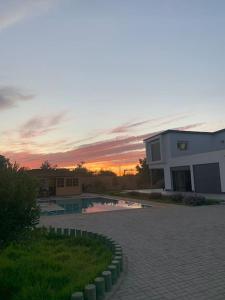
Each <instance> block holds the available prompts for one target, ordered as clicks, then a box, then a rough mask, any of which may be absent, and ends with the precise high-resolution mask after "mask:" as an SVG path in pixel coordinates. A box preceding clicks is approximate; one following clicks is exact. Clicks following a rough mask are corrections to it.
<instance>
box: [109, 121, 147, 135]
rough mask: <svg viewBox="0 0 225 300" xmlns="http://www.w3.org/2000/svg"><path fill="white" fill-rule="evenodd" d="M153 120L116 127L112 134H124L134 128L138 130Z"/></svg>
mask: <svg viewBox="0 0 225 300" xmlns="http://www.w3.org/2000/svg"><path fill="white" fill-rule="evenodd" d="M151 121H152V120H145V121H140V122H136V123H125V124H123V125H121V126H118V127H115V128H113V129H112V130H111V131H110V133H124V132H128V131H129V130H130V129H132V128H136V127H139V126H141V125H144V124H147V123H150V122H151Z"/></svg>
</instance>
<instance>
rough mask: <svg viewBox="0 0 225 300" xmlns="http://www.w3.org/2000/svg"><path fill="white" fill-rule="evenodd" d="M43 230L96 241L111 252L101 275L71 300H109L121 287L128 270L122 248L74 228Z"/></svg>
mask: <svg viewBox="0 0 225 300" xmlns="http://www.w3.org/2000/svg"><path fill="white" fill-rule="evenodd" d="M45 229H47V232H48V233H49V234H55V235H58V236H60V235H61V236H66V237H70V238H76V237H86V238H91V239H96V240H99V241H101V242H102V243H103V244H104V245H105V246H107V247H108V248H109V249H110V250H111V251H112V254H113V257H112V260H111V262H110V264H109V265H108V267H107V268H106V269H105V270H102V272H101V274H99V276H97V277H96V278H95V279H94V281H93V282H91V283H90V282H89V283H87V285H86V286H85V287H84V289H83V291H79V292H75V293H73V294H72V295H71V299H72V300H75V299H77V300H103V299H104V300H110V299H111V298H112V297H113V296H114V295H115V293H116V292H117V290H118V288H119V287H120V286H121V284H122V282H123V280H124V277H125V275H126V274H127V270H128V267H127V265H128V264H127V257H126V256H125V255H124V253H123V249H122V247H121V246H120V245H119V244H118V243H117V242H115V241H114V240H113V239H111V238H110V237H107V236H105V235H103V234H99V233H94V232H89V231H86V230H80V229H74V228H54V227H51V226H50V227H49V228H45ZM115 257H116V258H115ZM103 275H105V276H103ZM99 281H100V282H103V283H104V284H102V283H101V285H100V284H99Z"/></svg>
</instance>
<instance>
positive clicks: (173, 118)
mask: <svg viewBox="0 0 225 300" xmlns="http://www.w3.org/2000/svg"><path fill="white" fill-rule="evenodd" d="M187 117H189V114H188V113H180V114H177V115H169V116H164V117H161V118H153V119H148V120H143V121H139V122H127V123H125V124H122V125H120V126H118V127H115V128H113V129H111V130H110V131H109V133H110V134H114V133H117V134H119V133H126V132H130V131H131V130H132V129H136V128H139V127H141V126H143V125H146V124H148V125H149V126H151V128H158V127H160V126H166V125H169V124H171V123H173V122H177V121H179V120H182V119H186V118H187Z"/></svg>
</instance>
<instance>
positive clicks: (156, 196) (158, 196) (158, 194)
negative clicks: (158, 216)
mask: <svg viewBox="0 0 225 300" xmlns="http://www.w3.org/2000/svg"><path fill="white" fill-rule="evenodd" d="M148 198H149V199H150V200H151V199H152V200H154V199H161V198H162V194H161V193H150V194H149V197H148Z"/></svg>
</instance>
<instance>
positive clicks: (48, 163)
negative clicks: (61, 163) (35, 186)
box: [40, 160, 57, 170]
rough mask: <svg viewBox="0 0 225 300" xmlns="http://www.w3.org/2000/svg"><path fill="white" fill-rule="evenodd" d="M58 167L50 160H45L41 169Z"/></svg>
mask: <svg viewBox="0 0 225 300" xmlns="http://www.w3.org/2000/svg"><path fill="white" fill-rule="evenodd" d="M56 168H57V165H52V164H51V163H50V162H49V161H48V160H45V161H44V162H43V163H42V164H41V166H40V169H41V170H55V169H56Z"/></svg>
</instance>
